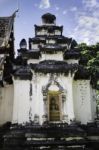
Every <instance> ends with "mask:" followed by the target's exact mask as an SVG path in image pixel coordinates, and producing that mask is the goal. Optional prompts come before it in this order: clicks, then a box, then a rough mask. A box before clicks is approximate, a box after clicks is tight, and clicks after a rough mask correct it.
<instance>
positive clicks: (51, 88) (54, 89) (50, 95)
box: [42, 78, 67, 121]
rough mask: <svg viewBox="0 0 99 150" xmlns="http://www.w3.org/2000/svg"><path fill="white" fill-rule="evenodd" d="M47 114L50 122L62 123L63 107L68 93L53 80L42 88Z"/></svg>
mask: <svg viewBox="0 0 99 150" xmlns="http://www.w3.org/2000/svg"><path fill="white" fill-rule="evenodd" d="M42 93H43V101H44V109H45V114H47V116H48V120H49V121H62V118H63V115H64V112H63V105H64V103H65V101H66V95H67V91H66V90H65V89H64V88H63V87H62V86H61V84H60V83H59V82H58V81H57V80H56V79H55V78H52V79H51V80H49V82H48V84H46V85H45V86H43V87H42Z"/></svg>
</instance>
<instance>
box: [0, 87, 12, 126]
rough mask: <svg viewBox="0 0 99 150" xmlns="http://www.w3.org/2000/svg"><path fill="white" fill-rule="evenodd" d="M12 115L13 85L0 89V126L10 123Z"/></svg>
mask: <svg viewBox="0 0 99 150" xmlns="http://www.w3.org/2000/svg"><path fill="white" fill-rule="evenodd" d="M12 114H13V85H5V86H4V87H1V88H0V125H2V124H4V123H6V122H11V121H12Z"/></svg>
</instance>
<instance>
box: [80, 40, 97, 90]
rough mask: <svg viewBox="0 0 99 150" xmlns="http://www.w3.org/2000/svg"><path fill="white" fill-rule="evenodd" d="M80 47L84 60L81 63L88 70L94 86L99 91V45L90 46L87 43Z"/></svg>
mask: <svg viewBox="0 0 99 150" xmlns="http://www.w3.org/2000/svg"><path fill="white" fill-rule="evenodd" d="M78 47H79V48H80V50H81V58H82V60H83V61H80V64H81V65H83V66H84V67H85V68H87V69H88V71H89V72H90V74H91V82H92V85H93V86H94V88H96V89H97V90H99V43H96V45H90V46H89V45H87V44H86V43H81V44H79V45H78ZM84 61H85V62H84Z"/></svg>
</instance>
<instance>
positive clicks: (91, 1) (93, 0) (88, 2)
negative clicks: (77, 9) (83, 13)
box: [83, 0, 98, 8]
mask: <svg viewBox="0 0 99 150" xmlns="http://www.w3.org/2000/svg"><path fill="white" fill-rule="evenodd" d="M83 4H84V5H85V7H87V8H92V7H97V4H98V2H97V0H83Z"/></svg>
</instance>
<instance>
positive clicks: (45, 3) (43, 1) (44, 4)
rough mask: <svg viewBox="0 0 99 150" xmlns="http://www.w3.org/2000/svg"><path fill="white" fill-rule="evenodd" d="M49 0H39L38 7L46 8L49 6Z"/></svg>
mask: <svg viewBox="0 0 99 150" xmlns="http://www.w3.org/2000/svg"><path fill="white" fill-rule="evenodd" d="M50 6H51V4H50V0H41V2H40V6H39V8H41V9H47V8H50Z"/></svg>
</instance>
